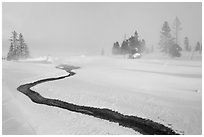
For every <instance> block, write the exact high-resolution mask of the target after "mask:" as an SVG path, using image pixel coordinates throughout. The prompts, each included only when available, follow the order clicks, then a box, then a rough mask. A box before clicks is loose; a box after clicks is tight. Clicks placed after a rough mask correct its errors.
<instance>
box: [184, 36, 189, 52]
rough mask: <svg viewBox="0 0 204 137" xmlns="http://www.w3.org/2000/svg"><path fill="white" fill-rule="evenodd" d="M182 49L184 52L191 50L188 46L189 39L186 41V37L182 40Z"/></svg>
mask: <svg viewBox="0 0 204 137" xmlns="http://www.w3.org/2000/svg"><path fill="white" fill-rule="evenodd" d="M184 49H185V50H186V51H190V50H191V48H190V46H189V39H188V37H185V38H184Z"/></svg>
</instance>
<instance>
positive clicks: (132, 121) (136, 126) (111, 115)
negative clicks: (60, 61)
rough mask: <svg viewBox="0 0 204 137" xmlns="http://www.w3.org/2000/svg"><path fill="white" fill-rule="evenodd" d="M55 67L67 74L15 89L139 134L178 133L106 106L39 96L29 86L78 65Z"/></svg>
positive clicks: (48, 103) (32, 97)
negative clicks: (100, 106) (59, 74)
mask: <svg viewBox="0 0 204 137" xmlns="http://www.w3.org/2000/svg"><path fill="white" fill-rule="evenodd" d="M56 68H59V69H63V70H65V71H66V72H68V74H67V75H65V76H61V77H56V78H47V79H42V80H37V81H35V82H32V83H27V84H23V85H20V86H19V87H18V88H17V90H18V91H20V92H21V93H23V94H25V95H26V96H28V97H29V98H30V99H31V100H32V101H33V102H35V103H38V104H44V105H48V106H53V107H59V108H62V109H67V110H69V111H74V112H77V113H81V114H86V115H90V116H93V117H97V118H100V119H104V120H108V121H110V122H115V123H119V125H120V126H123V127H127V128H132V129H133V130H135V131H136V132H139V133H141V134H145V135H147V134H149V135H178V133H177V132H175V131H174V130H172V129H171V128H169V127H166V126H164V125H162V124H160V123H157V122H154V121H152V120H149V119H143V118H140V117H137V116H129V115H123V114H121V113H119V112H116V111H113V110H111V109H108V108H94V107H89V106H79V105H75V104H72V103H68V102H64V101H61V100H59V99H50V98H46V97H43V96H41V95H40V94H39V93H38V92H35V91H33V90H31V89H30V88H31V87H33V86H35V85H37V84H40V83H43V82H48V81H53V80H59V79H63V78H66V77H70V76H73V75H75V74H76V73H74V72H72V71H71V70H73V69H78V68H79V67H74V66H69V65H60V66H57V67H56Z"/></svg>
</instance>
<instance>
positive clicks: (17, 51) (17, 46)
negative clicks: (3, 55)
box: [7, 31, 29, 60]
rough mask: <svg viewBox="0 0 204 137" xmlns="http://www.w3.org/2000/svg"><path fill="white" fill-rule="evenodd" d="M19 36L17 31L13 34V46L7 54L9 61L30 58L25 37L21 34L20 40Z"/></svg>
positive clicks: (11, 40) (11, 39)
mask: <svg viewBox="0 0 204 137" xmlns="http://www.w3.org/2000/svg"><path fill="white" fill-rule="evenodd" d="M17 36H18V34H17V33H16V31H14V32H12V37H11V38H10V42H11V45H10V48H9V52H8V54H7V60H18V59H20V58H28V57H29V50H28V46H27V44H26V43H25V41H24V38H23V35H22V34H21V33H20V34H19V37H18V38H17Z"/></svg>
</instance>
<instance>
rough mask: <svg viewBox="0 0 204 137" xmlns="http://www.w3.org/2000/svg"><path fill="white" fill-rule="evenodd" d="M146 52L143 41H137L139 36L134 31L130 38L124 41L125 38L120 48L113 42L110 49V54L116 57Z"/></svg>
mask: <svg viewBox="0 0 204 137" xmlns="http://www.w3.org/2000/svg"><path fill="white" fill-rule="evenodd" d="M145 50H146V44H145V40H144V39H142V40H139V35H138V33H137V31H135V33H134V35H133V36H131V37H130V38H128V39H126V36H125V38H124V40H123V42H122V44H121V47H120V45H119V43H118V42H115V43H114V44H113V48H112V54H113V55H118V54H122V55H125V54H129V55H133V54H135V53H141V52H144V51H145Z"/></svg>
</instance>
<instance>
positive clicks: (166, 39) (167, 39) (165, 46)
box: [159, 21, 172, 53]
mask: <svg viewBox="0 0 204 137" xmlns="http://www.w3.org/2000/svg"><path fill="white" fill-rule="evenodd" d="M170 32H171V29H170V27H169V24H168V22H167V21H165V22H164V24H163V27H162V31H161V36H160V38H161V40H160V42H159V45H160V49H161V51H162V52H164V53H169V46H170V44H172V37H171V34H170Z"/></svg>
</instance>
